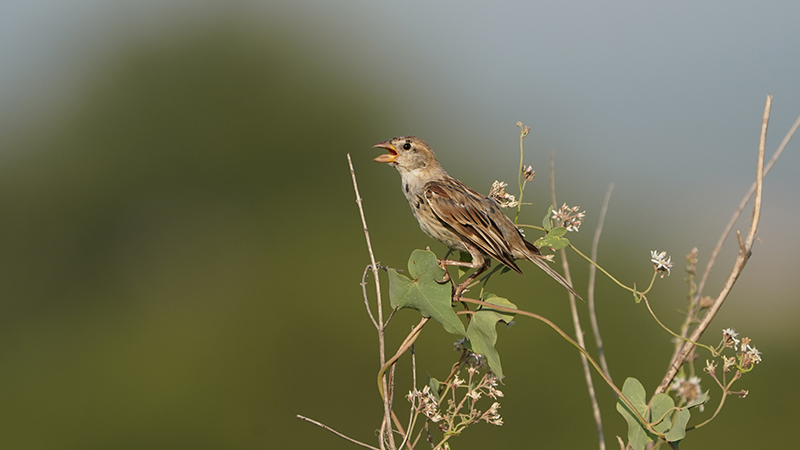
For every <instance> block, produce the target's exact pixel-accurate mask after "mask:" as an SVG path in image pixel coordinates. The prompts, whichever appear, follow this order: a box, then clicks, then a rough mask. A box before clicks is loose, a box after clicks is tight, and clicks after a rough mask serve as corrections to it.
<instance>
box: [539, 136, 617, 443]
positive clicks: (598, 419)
mask: <svg viewBox="0 0 800 450" xmlns="http://www.w3.org/2000/svg"><path fill="white" fill-rule="evenodd" d="M555 180H556V174H555V152H552V153H550V201H551V203H552V205H553V209H555V208H556V181H555ZM561 267H563V269H564V278H565V279H566V280H567V283H569V284H570V285H572V274H571V273H570V271H569V261H568V259H567V251H566V250H565V249H563V248H562V249H561ZM569 310H570V313H571V314H572V325H573V327H574V328H575V337H576V338H577V340H578V344H579V345H580V346H581V347H583V348H584V349H585V348H586V342H584V339H583V327H581V320H580V317H579V316H578V306H577V305H576V304H575V296H574V295H573V294H572V292H570V293H569ZM581 366H583V377H584V378H585V380H586V389H587V390H588V391H589V399H590V401H591V403H592V415H593V416H594V422H595V425H596V427H597V437H598V441H599V443H600V450H605V448H606V440H605V437H604V435H603V417H602V416H601V415H600V405H599V404H598V403H597V395H596V393H595V390H594V383H593V382H592V372H591V370H590V369H589V362H588V361H587V360H586V356H585V355H584V354H583V353H581Z"/></svg>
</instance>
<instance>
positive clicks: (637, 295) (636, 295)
mask: <svg viewBox="0 0 800 450" xmlns="http://www.w3.org/2000/svg"><path fill="white" fill-rule="evenodd" d="M633 301H635V302H636V304H637V305H638V304H639V303H641V301H642V295H641V294H640V293H639V292H638V291H637V290H636V283H633Z"/></svg>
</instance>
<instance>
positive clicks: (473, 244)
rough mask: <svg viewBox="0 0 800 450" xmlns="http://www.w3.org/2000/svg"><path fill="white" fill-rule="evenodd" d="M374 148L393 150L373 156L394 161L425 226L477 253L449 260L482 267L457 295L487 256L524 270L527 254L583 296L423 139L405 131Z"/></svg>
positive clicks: (432, 234) (441, 239)
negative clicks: (450, 172)
mask: <svg viewBox="0 0 800 450" xmlns="http://www.w3.org/2000/svg"><path fill="white" fill-rule="evenodd" d="M373 147H376V148H382V149H385V150H388V151H389V153H388V154H385V155H380V156H378V157H377V158H375V159H374V161H376V162H383V163H389V164H391V165H392V166H394V167H395V169H397V171H398V172H400V177H401V179H402V183H403V193H404V194H405V196H406V199H407V200H408V203H409V205H411V211H412V212H413V213H414V217H416V218H417V221H418V222H419V226H420V228H422V231H424V232H425V234H427V235H428V236H430V237H431V238H433V239H435V240H437V241H439V242H441V243H443V244H445V245H446V246H448V247H450V248H451V249H454V250H459V251H462V252H467V253H469V254H470V255H471V256H472V262H471V263H465V262H462V261H450V260H447V261H444V263H445V264H447V265H460V266H465V267H471V268H474V269H477V270H476V271H475V272H474V273H473V274H472V275H471V276H470V277H469V278H468V279H467V280H466V281H464V282H462V283H461V284H460V285H459V286H458V288H457V289H456V295H460V294H461V292H462V291H463V289H464V288H465V287H466V285H467V284H469V282H471V281H472V280H473V279H475V277H477V276H478V275H479V274H480V273H482V272H483V271H485V270H486V269H487V268H488V267H489V264H490V263H491V260H490V259H487V258H486V257H485V256H487V255H488V256H491V257H492V258H494V259H496V260H498V261H500V262H501V263H502V264H504V265H505V266H507V267H509V268H510V269H512V270H514V271H515V272H518V273H522V271H521V270H520V268H519V266H517V264H516V262H515V260H517V259H527V260H528V261H531V262H533V263H534V264H536V265H537V266H539V267H540V268H541V269H542V270H544V271H545V272H547V274H548V275H550V276H551V277H553V278H554V279H555V280H556V281H558V282H559V283H561V285H563V286H564V287H566V288H567V289H568V290H569V291H570V292H571V293H573V294H574V295H575V296H577V297H579V298H580V296H579V295H578V293H577V292H575V289H573V288H572V286H570V284H569V283H567V280H565V279H564V278H563V277H562V276H561V275H560V274H559V273H558V272H556V271H555V270H553V268H551V267H550V266H549V265H547V262H546V261H545V260H544V257H543V256H542V254H541V252H540V251H539V249H538V248H536V246H534V245H533V244H531V243H530V242H528V241H526V240H525V238H524V237H523V236H522V234H521V233H520V232H519V230H518V229H517V227H516V226H515V225H514V222H512V221H511V219H509V218H508V216H506V215H505V214H504V213H503V212H502V211H501V210H500V207H499V206H498V205H497V203H496V202H495V201H494V200H492V199H490V198H488V197H486V196H485V195H482V194H480V193H478V192H476V191H474V190H472V189H470V188H469V187H467V186H466V185H465V184H464V183H462V182H460V181H458V180H457V179H455V178H453V177H451V176H450V175H448V174H447V172H445V171H444V169H443V168H442V166H441V165H439V162H438V161H437V160H436V155H435V154H434V153H433V150H431V148H430V147H429V146H428V144H426V143H425V142H424V141H422V140H421V139H419V138H416V137H414V136H400V137H396V138H393V139H390V140H388V141H383V142H380V143H377V144H375V145H374V146H373Z"/></svg>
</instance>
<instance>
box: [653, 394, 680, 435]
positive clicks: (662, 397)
mask: <svg viewBox="0 0 800 450" xmlns="http://www.w3.org/2000/svg"><path fill="white" fill-rule="evenodd" d="M674 407H675V400H673V399H672V397H670V396H669V395H667V394H658V395H656V396H654V397H653V399H652V400H650V420H651V421H653V422H655V421H656V420H659V419H661V418H662V417H663V416H664V415H665V414H667V412H669V410H670V409H672V408H674ZM671 417H672V414H667V416H666V417H665V418H664V419H663V420H662V421H661V422H659V423H657V424H656V425H654V426H653V429H654V430H656V431H658V432H659V433H666V432H667V430H669V429H670V428H671V427H672V420H671Z"/></svg>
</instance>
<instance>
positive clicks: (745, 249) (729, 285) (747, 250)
mask: <svg viewBox="0 0 800 450" xmlns="http://www.w3.org/2000/svg"><path fill="white" fill-rule="evenodd" d="M771 108H772V96H771V95H768V96H767V101H766V104H765V105H764V115H763V118H762V120H761V138H760V139H759V144H758V160H757V163H756V190H755V200H754V201H753V218H752V220H751V222H750V230H749V231H748V233H747V239H746V240H745V241H744V242H743V243H742V241H741V238H740V245H739V254H738V255H737V257H736V262H735V263H734V265H733V269H731V273H730V275H728V279H727V280H725V284H724V285H723V287H722V290H721V291H720V293H719V295H717V298H716V299H715V300H714V303H713V304H712V305H711V307H710V308H709V309H708V311H707V312H706V314H705V316H703V319H702V320H701V321H700V323H699V324H698V325H697V327H696V328H695V329H694V331H693V332H692V334H691V336H690V338H689V340H690V341H692V342H698V341H699V340H700V337H701V336H702V335H703V333H704V332H705V331H706V328H708V325H709V324H710V323H711V320H712V319H713V318H714V316H716V315H717V312H719V309H720V308H721V307H722V303H723V302H725V299H726V298H728V294H730V292H731V290H732V289H733V285H734V284H736V280H738V279H739V275H741V273H742V271H743V270H744V266H745V265H746V264H747V261H748V260H749V259H750V255H751V254H752V246H753V242H754V240H755V236H756V232H757V231H758V222H759V219H760V218H761V198H762V193H763V190H762V188H763V185H764V149H765V147H766V142H767V125H768V124H769V113H770V109H771ZM694 348H695V346H694V344H692V343H691V342H686V343H684V344H683V346H682V347H681V350H680V352H679V353H678V356H677V357H676V358H674V360H673V361H672V362H671V363H670V365H669V369H667V373H666V375H664V378H663V379H662V380H661V384H659V386H658V388H656V391H655V393H654V394H653V395H657V394H661V393H664V392H665V391H666V389H667V386H669V384H670V383H671V382H672V379H673V378H674V377H675V374H676V373H678V370H679V369H680V367H681V366H682V365H683V363H684V361H686V358H687V357H688V356H689V354H690V353H691V352H692V351H693V350H694Z"/></svg>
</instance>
